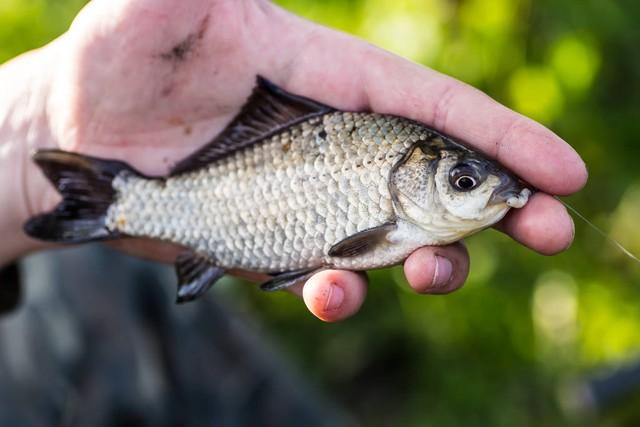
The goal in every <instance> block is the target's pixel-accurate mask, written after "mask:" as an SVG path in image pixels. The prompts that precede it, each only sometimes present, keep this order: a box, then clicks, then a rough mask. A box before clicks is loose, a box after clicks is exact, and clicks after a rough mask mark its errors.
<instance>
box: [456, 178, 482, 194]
mask: <svg viewBox="0 0 640 427" xmlns="http://www.w3.org/2000/svg"><path fill="white" fill-rule="evenodd" d="M476 185H478V183H477V182H476V180H475V178H474V177H472V176H469V175H462V176H459V177H458V178H456V182H455V186H456V187H458V189H460V190H462V191H469V190H472V189H473V188H475V186H476Z"/></svg>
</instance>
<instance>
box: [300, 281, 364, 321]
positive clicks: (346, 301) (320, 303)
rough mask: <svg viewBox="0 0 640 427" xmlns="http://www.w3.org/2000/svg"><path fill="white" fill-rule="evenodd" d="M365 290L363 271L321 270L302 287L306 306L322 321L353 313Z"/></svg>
mask: <svg viewBox="0 0 640 427" xmlns="http://www.w3.org/2000/svg"><path fill="white" fill-rule="evenodd" d="M366 294H367V280H366V276H365V275H364V274H359V273H354V272H352V271H342V270H324V271H321V272H320V273H317V274H315V275H313V277H311V279H309V280H308V281H307V283H305V285H304V287H303V289H302V298H303V299H304V303H305V304H306V305H307V308H308V309H309V311H310V312H311V313H313V314H314V315H315V316H316V317H317V318H319V319H321V320H324V321H325V322H335V321H338V320H343V319H346V318H347V317H350V316H352V315H353V314H355V313H356V312H357V311H358V310H359V309H360V306H361V305H362V303H363V302H364V298H365V296H366Z"/></svg>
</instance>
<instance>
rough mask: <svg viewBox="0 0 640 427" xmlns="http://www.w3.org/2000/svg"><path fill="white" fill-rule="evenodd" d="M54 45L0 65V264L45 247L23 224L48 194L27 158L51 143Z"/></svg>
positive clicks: (41, 179)
mask: <svg viewBox="0 0 640 427" xmlns="http://www.w3.org/2000/svg"><path fill="white" fill-rule="evenodd" d="M53 47H54V46H53V44H51V45H49V46H46V47H44V48H42V49H39V50H37V51H33V52H29V53H27V54H24V55H22V56H20V57H18V58H15V59H13V60H12V61H10V62H8V63H5V64H3V65H2V66H0V87H2V88H3V90H2V91H1V92H0V235H1V236H2V240H0V266H2V265H5V264H7V263H9V262H11V261H12V260H14V259H16V258H18V257H20V256H22V255H24V254H26V253H28V252H30V251H33V250H35V249H38V248H40V247H43V246H44V245H43V244H42V243H40V242H36V241H34V240H32V239H30V238H28V237H27V236H26V235H25V234H24V232H23V230H22V226H23V224H24V222H25V221H26V220H27V219H28V218H29V217H30V216H31V215H33V214H34V213H37V212H39V211H40V209H41V207H42V206H44V205H45V203H46V200H47V199H49V200H50V199H51V198H52V197H51V196H52V195H51V193H52V189H50V188H48V187H47V186H46V182H45V180H44V177H43V176H42V175H41V174H40V172H39V171H38V170H37V168H36V167H35V165H34V164H33V163H32V162H31V160H30V157H31V153H32V152H33V151H34V150H37V149H38V148H43V147H47V146H52V145H53V138H52V137H51V132H50V130H49V125H48V116H47V109H46V105H47V98H48V93H49V87H50V81H51V76H52V75H53V65H54V64H55V57H54V56H53V55H52V53H53V50H54V49H53Z"/></svg>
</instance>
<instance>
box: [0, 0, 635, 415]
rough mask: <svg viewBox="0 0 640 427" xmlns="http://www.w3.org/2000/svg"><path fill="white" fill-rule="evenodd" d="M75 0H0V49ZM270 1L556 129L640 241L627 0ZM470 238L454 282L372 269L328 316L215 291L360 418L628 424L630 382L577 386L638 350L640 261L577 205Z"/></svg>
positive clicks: (23, 46)
mask: <svg viewBox="0 0 640 427" xmlns="http://www.w3.org/2000/svg"><path fill="white" fill-rule="evenodd" d="M83 3H84V1H82V0H2V1H1V2H0V62H2V61H5V60H7V59H9V58H11V57H13V56H15V55H17V54H18V53H20V52H22V51H25V50H28V49H31V48H34V47H37V46H40V45H42V44H44V43H46V42H47V41H49V40H51V39H52V38H54V37H56V36H57V35H58V34H60V33H62V32H63V31H64V30H65V29H66V28H67V26H68V25H69V23H70V22H71V20H72V18H73V16H74V15H75V14H76V13H77V11H78V10H79V9H80V8H81V7H82V4H83ZM278 3H280V4H281V5H282V6H284V7H285V8H287V9H289V10H291V11H293V12H295V13H298V14H300V15H303V16H306V17H308V18H310V19H312V20H315V21H317V22H320V23H323V24H326V25H329V26H332V27H336V28H339V29H342V30H344V31H347V32H350V33H353V34H356V35H358V36H360V37H362V38H364V39H367V40H369V41H370V42H372V43H374V44H377V45H380V46H382V47H384V48H386V49H389V50H391V51H393V52H396V53H397V54H399V55H402V56H406V57H408V58H410V59H412V60H414V61H417V62H420V63H423V64H425V65H427V66H430V67H433V68H435V69H437V70H439V71H442V72H444V73H447V74H450V75H452V76H454V77H457V78H459V79H461V80H464V81H465V82H468V83H470V84H472V85H474V86H476V87H478V88H480V89H482V90H484V91H486V92H487V93H489V94H490V95H491V96H493V97H494V98H496V99H497V100H498V101H500V102H502V103H505V104H506V105H508V106H510V107H512V108H514V109H515V110H518V111H520V112H522V113H524V114H526V115H529V116H530V117H532V118H534V119H536V120H539V121H541V122H542V123H544V124H546V125H547V126H549V127H550V128H552V129H553V130H554V131H556V132H557V133H559V134H560V135H562V136H563V137H564V138H565V139H566V140H567V141H569V142H570V143H571V144H572V145H573V146H574V147H575V148H576V150H577V151H578V152H579V153H580V154H581V155H582V156H583V158H584V159H585V161H586V163H587V165H588V167H589V170H590V181H589V184H588V186H587V187H586V188H585V190H584V191H582V192H581V193H580V194H579V195H577V196H574V197H573V198H571V199H570V200H569V202H570V203H572V204H573V205H574V206H575V207H576V208H577V209H578V210H580V211H581V212H582V213H583V214H584V215H586V216H587V217H588V218H590V219H592V220H593V222H594V223H595V224H597V225H598V226H599V227H601V228H602V229H604V230H605V231H606V232H607V233H609V234H610V235H611V236H612V237H614V238H615V239H619V240H620V241H621V243H623V244H624V245H626V246H628V247H629V248H630V249H631V250H632V251H634V252H635V253H640V225H638V219H639V217H638V213H640V178H639V174H638V172H637V171H638V160H639V159H640V144H638V137H639V136H640V25H638V23H639V22H640V4H639V3H638V2H637V1H633V0H626V1H624V0H620V1H602V0H582V1H574V0H536V1H533V0H491V1H486V0H457V1H456V0H421V1H420V0H393V1H391V0H374V1H364V0H280V1H279V2H278ZM389 78H393V76H389ZM468 246H469V249H470V252H471V258H472V271H471V275H470V277H469V280H468V282H467V285H466V287H465V288H464V289H462V290H461V291H459V292H456V293H455V294H452V295H449V296H446V297H437V296H425V297H420V296H417V295H415V294H413V293H412V292H410V291H408V287H407V286H406V284H405V283H404V278H403V276H402V274H401V271H400V270H399V269H397V268H396V269H390V270H384V271H377V272H373V273H372V274H371V275H370V276H371V282H372V284H371V287H370V294H369V296H368V300H367V302H366V304H365V306H364V307H363V309H362V311H361V312H360V313H359V314H358V315H357V316H356V317H355V318H353V319H351V320H348V321H346V322H343V323H340V324H334V325H329V324H324V323H321V322H320V321H318V320H316V319H315V318H313V317H312V316H311V315H309V314H308V313H307V311H306V309H305V308H304V306H303V304H302V303H301V302H299V301H298V300H297V299H295V298H294V297H292V296H290V295H288V294H282V295H274V294H270V295H264V294H260V293H258V292H255V290H254V289H253V288H250V287H246V286H237V285H235V286H234V284H231V283H227V284H225V285H223V286H220V287H219V290H218V292H219V293H221V294H226V295H227V297H228V298H230V299H231V300H233V301H234V302H235V303H236V304H238V305H239V307H240V309H241V310H242V311H245V312H247V313H249V314H250V315H251V316H253V317H254V318H255V319H256V321H255V325H256V327H257V328H261V329H263V330H264V331H265V333H267V334H269V335H271V336H272V337H273V339H274V340H276V341H277V343H278V345H279V346H281V347H283V348H285V349H286V351H287V352H288V355H289V356H288V357H290V359H291V361H292V363H293V364H294V365H295V369H296V370H297V371H298V372H303V373H305V375H306V376H308V377H309V379H310V381H311V382H313V383H315V384H316V385H317V386H318V387H319V388H321V389H322V390H323V391H324V392H325V394H326V395H328V396H330V397H332V398H333V399H334V400H335V401H336V402H337V404H338V405H339V406H343V407H344V408H346V410H347V411H348V412H350V413H352V414H353V415H354V418H356V419H358V420H360V421H361V422H362V424H363V425H401V426H460V425H489V426H540V425H544V426H567V425H576V426H578V425H579V426H590V425H593V426H596V425H597V426H623V425H629V426H631V425H640V400H639V399H638V393H637V390H638V389H639V387H638V386H635V390H636V393H635V394H634V393H632V392H631V391H629V392H628V393H627V392H625V393H623V394H622V397H621V398H619V399H618V398H616V396H615V394H614V395H611V390H609V389H607V390H609V391H608V392H607V393H609V394H606V393H604V394H603V395H602V396H604V397H602V396H600V395H599V394H597V395H596V398H597V399H596V401H597V402H596V406H598V405H597V404H598V402H600V403H599V405H600V406H601V409H600V410H599V411H598V412H597V413H594V412H593V411H591V412H590V411H589V410H586V409H585V408H584V405H585V404H586V402H588V401H589V399H587V398H586V397H588V396H585V394H584V393H581V391H580V390H582V391H583V392H584V389H581V388H580V387H579V385H580V384H583V385H584V384H587V383H588V382H589V381H590V380H593V379H599V380H602V379H604V378H606V377H607V376H608V375H611V374H612V373H614V372H616V371H617V370H619V369H620V368H621V367H633V366H635V364H638V363H640V267H639V266H638V264H636V263H634V262H633V261H631V260H629V259H628V258H625V257H624V256H623V255H622V254H621V252H620V251H618V250H617V249H616V248H615V247H614V246H612V245H611V244H608V243H607V242H606V241H605V240H604V239H603V238H602V237H601V236H599V235H598V234H597V233H596V232H594V231H593V230H592V229H590V228H588V227H587V226H585V224H584V223H583V222H581V221H577V222H576V241H575V243H574V245H573V246H572V248H571V249H570V250H568V251H567V252H565V253H563V254H562V255H558V256H554V257H543V256H540V255H537V254H535V253H533V252H531V251H529V250H527V249H525V248H523V247H521V246H519V245H517V244H515V243H514V242H512V241H510V240H509V239H508V238H506V237H504V236H503V235H500V234H499V233H497V232H495V231H488V232H484V233H481V234H480V235H478V236H475V237H473V238H471V239H469V240H468ZM637 376H638V375H636V377H637ZM632 380H633V376H632V375H631V374H625V373H622V374H619V378H617V379H616V378H613V379H612V380H611V382H610V383H607V384H613V387H612V388H611V389H612V390H614V391H615V390H617V389H620V387H619V386H618V385H619V384H621V383H625V381H626V382H627V383H633V381H632ZM638 382H640V378H639V379H638ZM622 389H624V387H622ZM633 389H634V385H633V384H631V386H630V387H628V390H633ZM625 390H626V389H625ZM599 396H600V397H599ZM612 396H613V397H612ZM587 406H588V405H587ZM581 408H582V409H581Z"/></svg>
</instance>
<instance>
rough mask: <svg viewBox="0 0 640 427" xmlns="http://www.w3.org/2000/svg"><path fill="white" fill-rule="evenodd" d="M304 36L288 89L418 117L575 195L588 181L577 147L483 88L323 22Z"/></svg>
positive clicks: (547, 187) (541, 184) (522, 173)
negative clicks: (331, 27) (401, 56)
mask: <svg viewBox="0 0 640 427" xmlns="http://www.w3.org/2000/svg"><path fill="white" fill-rule="evenodd" d="M305 42H306V44H305V46H304V49H303V50H302V51H303V52H304V54H302V55H298V56H297V57H296V58H295V59H294V60H293V61H294V62H295V67H294V68H293V69H294V75H293V76H289V77H290V78H288V80H287V81H288V83H287V85H286V86H287V88H288V89H289V90H292V91H294V92H296V93H301V94H303V95H306V96H309V97H311V98H316V99H318V100H321V101H323V102H326V103H329V104H333V105H335V106H336V107H340V108H345V109H358V110H361V109H365V108H368V109H371V110H373V111H376V112H379V113H387V114H395V115H399V116H403V117H408V118H411V119H414V120H418V121H420V122H423V123H425V124H427V125H430V126H432V127H434V128H436V129H438V130H440V131H442V132H444V133H446V134H448V135H450V136H452V137H454V138H457V139H459V140H461V141H462V142H465V143H467V144H468V145H470V146H473V147H475V148H477V149H478V150H480V151H482V152H483V153H485V154H487V155H488V156H490V157H492V158H495V159H497V160H498V161H499V162H500V163H502V164H503V165H504V166H506V167H507V168H509V169H511V170H512V171H513V172H515V173H516V174H517V175H518V176H519V177H520V178H522V179H524V180H526V181H527V182H529V183H530V184H532V185H533V186H535V187H536V188H538V189H541V190H543V191H546V192H548V193H551V194H559V195H565V194H570V193H572V192H575V191H577V190H579V189H580V188H582V186H583V185H584V184H585V182H586V179H587V171H586V167H585V165H584V162H583V161H582V160H581V159H580V157H579V156H578V154H577V153H576V152H575V150H573V148H572V147H571V146H569V145H568V144H567V143H566V142H564V141H563V140H562V139H561V138H560V137H558V136H557V135H555V134H554V133H553V132H551V131H550V130H549V129H547V128H545V127H544V126H542V125H541V124H538V123H536V122H534V121H533V120H530V119H528V118H526V117H524V116H522V115H520V114H518V113H516V112H514V111H512V110H510V109H508V108H506V107H504V106H503V105H501V104H499V103H497V102H496V101H494V100H493V99H491V98H490V97H489V96H487V95H486V94H484V93H482V92H481V91H479V90H477V89H475V88H473V87H471V86H469V85H467V84H464V83H462V82H460V81H457V80H455V79H453V78H451V77H448V76H445V75H443V74H440V73H438V72H436V71H434V70H431V69H428V68H426V67H423V66H421V65H418V64H414V63H412V62H410V61H407V60H406V59H403V58H400V57H398V56H396V55H393V54H391V53H388V52H385V51H383V50H381V49H378V48H375V47H373V46H370V45H369V44H367V43H364V42H362V41H361V40H358V39H356V38H354V37H351V36H348V35H345V34H342V33H339V32H336V31H331V30H328V29H325V28H320V29H317V30H316V31H315V33H314V37H312V38H310V39H309V40H306V39H305ZM336 45H339V46H340V49H337V50H336V49H335V46H336ZM328 55H331V59H330V60H328V59H329V58H328ZM318 64H322V66H319V65H318ZM363 64H366V66H363ZM346 70H359V72H346ZM560 172H561V173H560Z"/></svg>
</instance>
